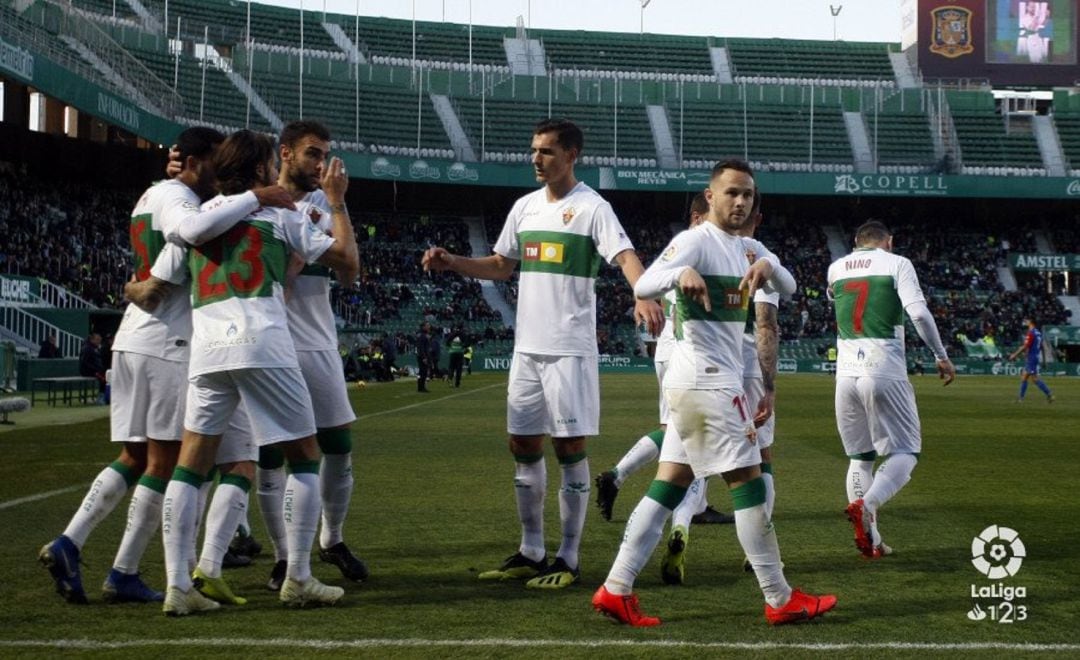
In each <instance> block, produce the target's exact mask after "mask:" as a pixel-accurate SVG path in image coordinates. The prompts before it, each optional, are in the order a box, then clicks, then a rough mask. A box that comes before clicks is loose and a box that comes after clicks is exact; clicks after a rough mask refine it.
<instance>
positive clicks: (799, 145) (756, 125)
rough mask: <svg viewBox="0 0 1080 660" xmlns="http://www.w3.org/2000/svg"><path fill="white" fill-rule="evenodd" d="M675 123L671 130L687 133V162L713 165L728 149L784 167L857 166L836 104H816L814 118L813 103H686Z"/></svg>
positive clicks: (843, 168) (754, 160)
mask: <svg viewBox="0 0 1080 660" xmlns="http://www.w3.org/2000/svg"><path fill="white" fill-rule="evenodd" d="M679 115H681V122H680V119H679ZM672 124H673V125H672V132H673V133H674V134H676V135H681V136H682V137H681V142H682V154H683V163H684V166H686V167H698V168H705V167H709V166H711V164H712V162H713V161H714V160H715V158H716V154H718V153H723V154H734V155H737V156H744V157H746V158H747V160H749V161H751V162H752V163H754V164H755V166H756V167H759V168H768V169H777V170H781V171H784V170H791V171H810V170H812V169H814V170H824V171H837V172H843V171H851V168H852V166H851V161H852V153H851V145H850V143H849V142H848V137H847V131H846V129H845V128H844V119H843V114H842V112H841V109H840V107H839V106H836V105H831V106H829V105H827V106H822V107H815V109H814V112H813V120H812V121H811V111H810V107H809V103H807V104H806V105H802V104H794V103H792V104H786V103H785V104H771V103H747V104H745V105H744V104H743V103H741V102H709V103H701V102H687V103H685V104H684V105H683V107H682V109H681V112H678V113H675V116H674V117H673V119H672Z"/></svg>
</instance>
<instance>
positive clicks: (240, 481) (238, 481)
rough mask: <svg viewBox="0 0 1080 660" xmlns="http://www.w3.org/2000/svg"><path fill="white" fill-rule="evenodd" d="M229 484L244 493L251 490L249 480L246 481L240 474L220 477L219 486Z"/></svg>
mask: <svg viewBox="0 0 1080 660" xmlns="http://www.w3.org/2000/svg"><path fill="white" fill-rule="evenodd" d="M225 484H231V485H233V486H236V487H237V488H239V489H240V490H242V491H244V492H245V493H246V492H248V491H250V490H251V479H248V478H247V477H245V476H244V475H242V474H223V475H221V485H225Z"/></svg>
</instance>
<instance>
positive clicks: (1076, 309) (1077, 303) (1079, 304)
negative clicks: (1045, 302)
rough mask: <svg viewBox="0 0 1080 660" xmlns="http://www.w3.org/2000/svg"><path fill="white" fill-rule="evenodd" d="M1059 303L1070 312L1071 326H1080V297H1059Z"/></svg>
mask: <svg viewBox="0 0 1080 660" xmlns="http://www.w3.org/2000/svg"><path fill="white" fill-rule="evenodd" d="M1057 299H1058V302H1060V303H1061V306H1062V307H1064V308H1065V310H1066V311H1067V312H1069V314H1070V316H1069V325H1080V296H1058V297H1057Z"/></svg>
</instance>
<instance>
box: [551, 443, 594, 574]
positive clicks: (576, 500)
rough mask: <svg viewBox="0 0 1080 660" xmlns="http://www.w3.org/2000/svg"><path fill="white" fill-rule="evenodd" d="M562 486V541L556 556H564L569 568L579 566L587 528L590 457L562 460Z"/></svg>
mask: <svg viewBox="0 0 1080 660" xmlns="http://www.w3.org/2000/svg"><path fill="white" fill-rule="evenodd" d="M560 465H561V467H562V487H560V488H559V522H560V523H561V525H560V527H561V529H562V542H561V543H560V544H559V551H558V552H556V553H555V556H556V557H562V559H563V561H565V562H566V565H567V566H569V567H570V568H577V566H578V548H580V547H581V530H583V529H584V528H585V514H586V513H587V512H588V511H589V491H590V488H589V486H590V485H591V484H592V481H591V480H590V479H589V459H588V458H582V459H581V460H580V461H576V462H574V463H570V464H569V465H567V464H565V463H562V464H560Z"/></svg>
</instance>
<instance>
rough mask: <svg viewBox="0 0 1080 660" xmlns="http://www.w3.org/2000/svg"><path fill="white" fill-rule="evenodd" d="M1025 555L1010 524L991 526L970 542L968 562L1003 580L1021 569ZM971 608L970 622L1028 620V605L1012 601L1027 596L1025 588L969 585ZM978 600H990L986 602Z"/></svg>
mask: <svg viewBox="0 0 1080 660" xmlns="http://www.w3.org/2000/svg"><path fill="white" fill-rule="evenodd" d="M1026 556H1027V549H1026V548H1024V542H1023V541H1021V540H1020V534H1018V533H1017V531H1016V530H1015V529H1012V528H1011V527H1004V526H1001V525H990V526H989V527H987V528H986V529H984V530H983V531H982V532H980V533H979V535H978V536H976V537H975V538H974V539H972V541H971V564H972V565H973V566H974V567H975V569H976V570H977V571H979V572H980V573H982V574H983V575H985V576H986V577H988V578H990V579H991V580H1003V579H1004V578H1009V577H1013V576H1014V575H1016V574H1017V573H1018V572H1020V566H1021V565H1023V563H1024V557H1026ZM971 597H972V598H973V599H975V604H974V607H972V608H971V610H970V611H968V613H967V617H968V618H969V619H971V620H972V621H983V620H987V619H989V620H990V621H993V622H997V623H1015V622H1017V621H1024V620H1025V619H1027V616H1028V613H1027V606H1026V605H1023V604H1021V603H1014V601H1016V600H1019V599H1023V598H1027V589H1026V588H1025V587H1023V586H1012V585H1007V584H1004V583H1003V582H993V583H991V584H989V585H982V586H979V585H975V584H972V585H971ZM980 599H987V600H989V601H991V602H990V603H987V604H986V605H982V604H980V603H979V600H980Z"/></svg>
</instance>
